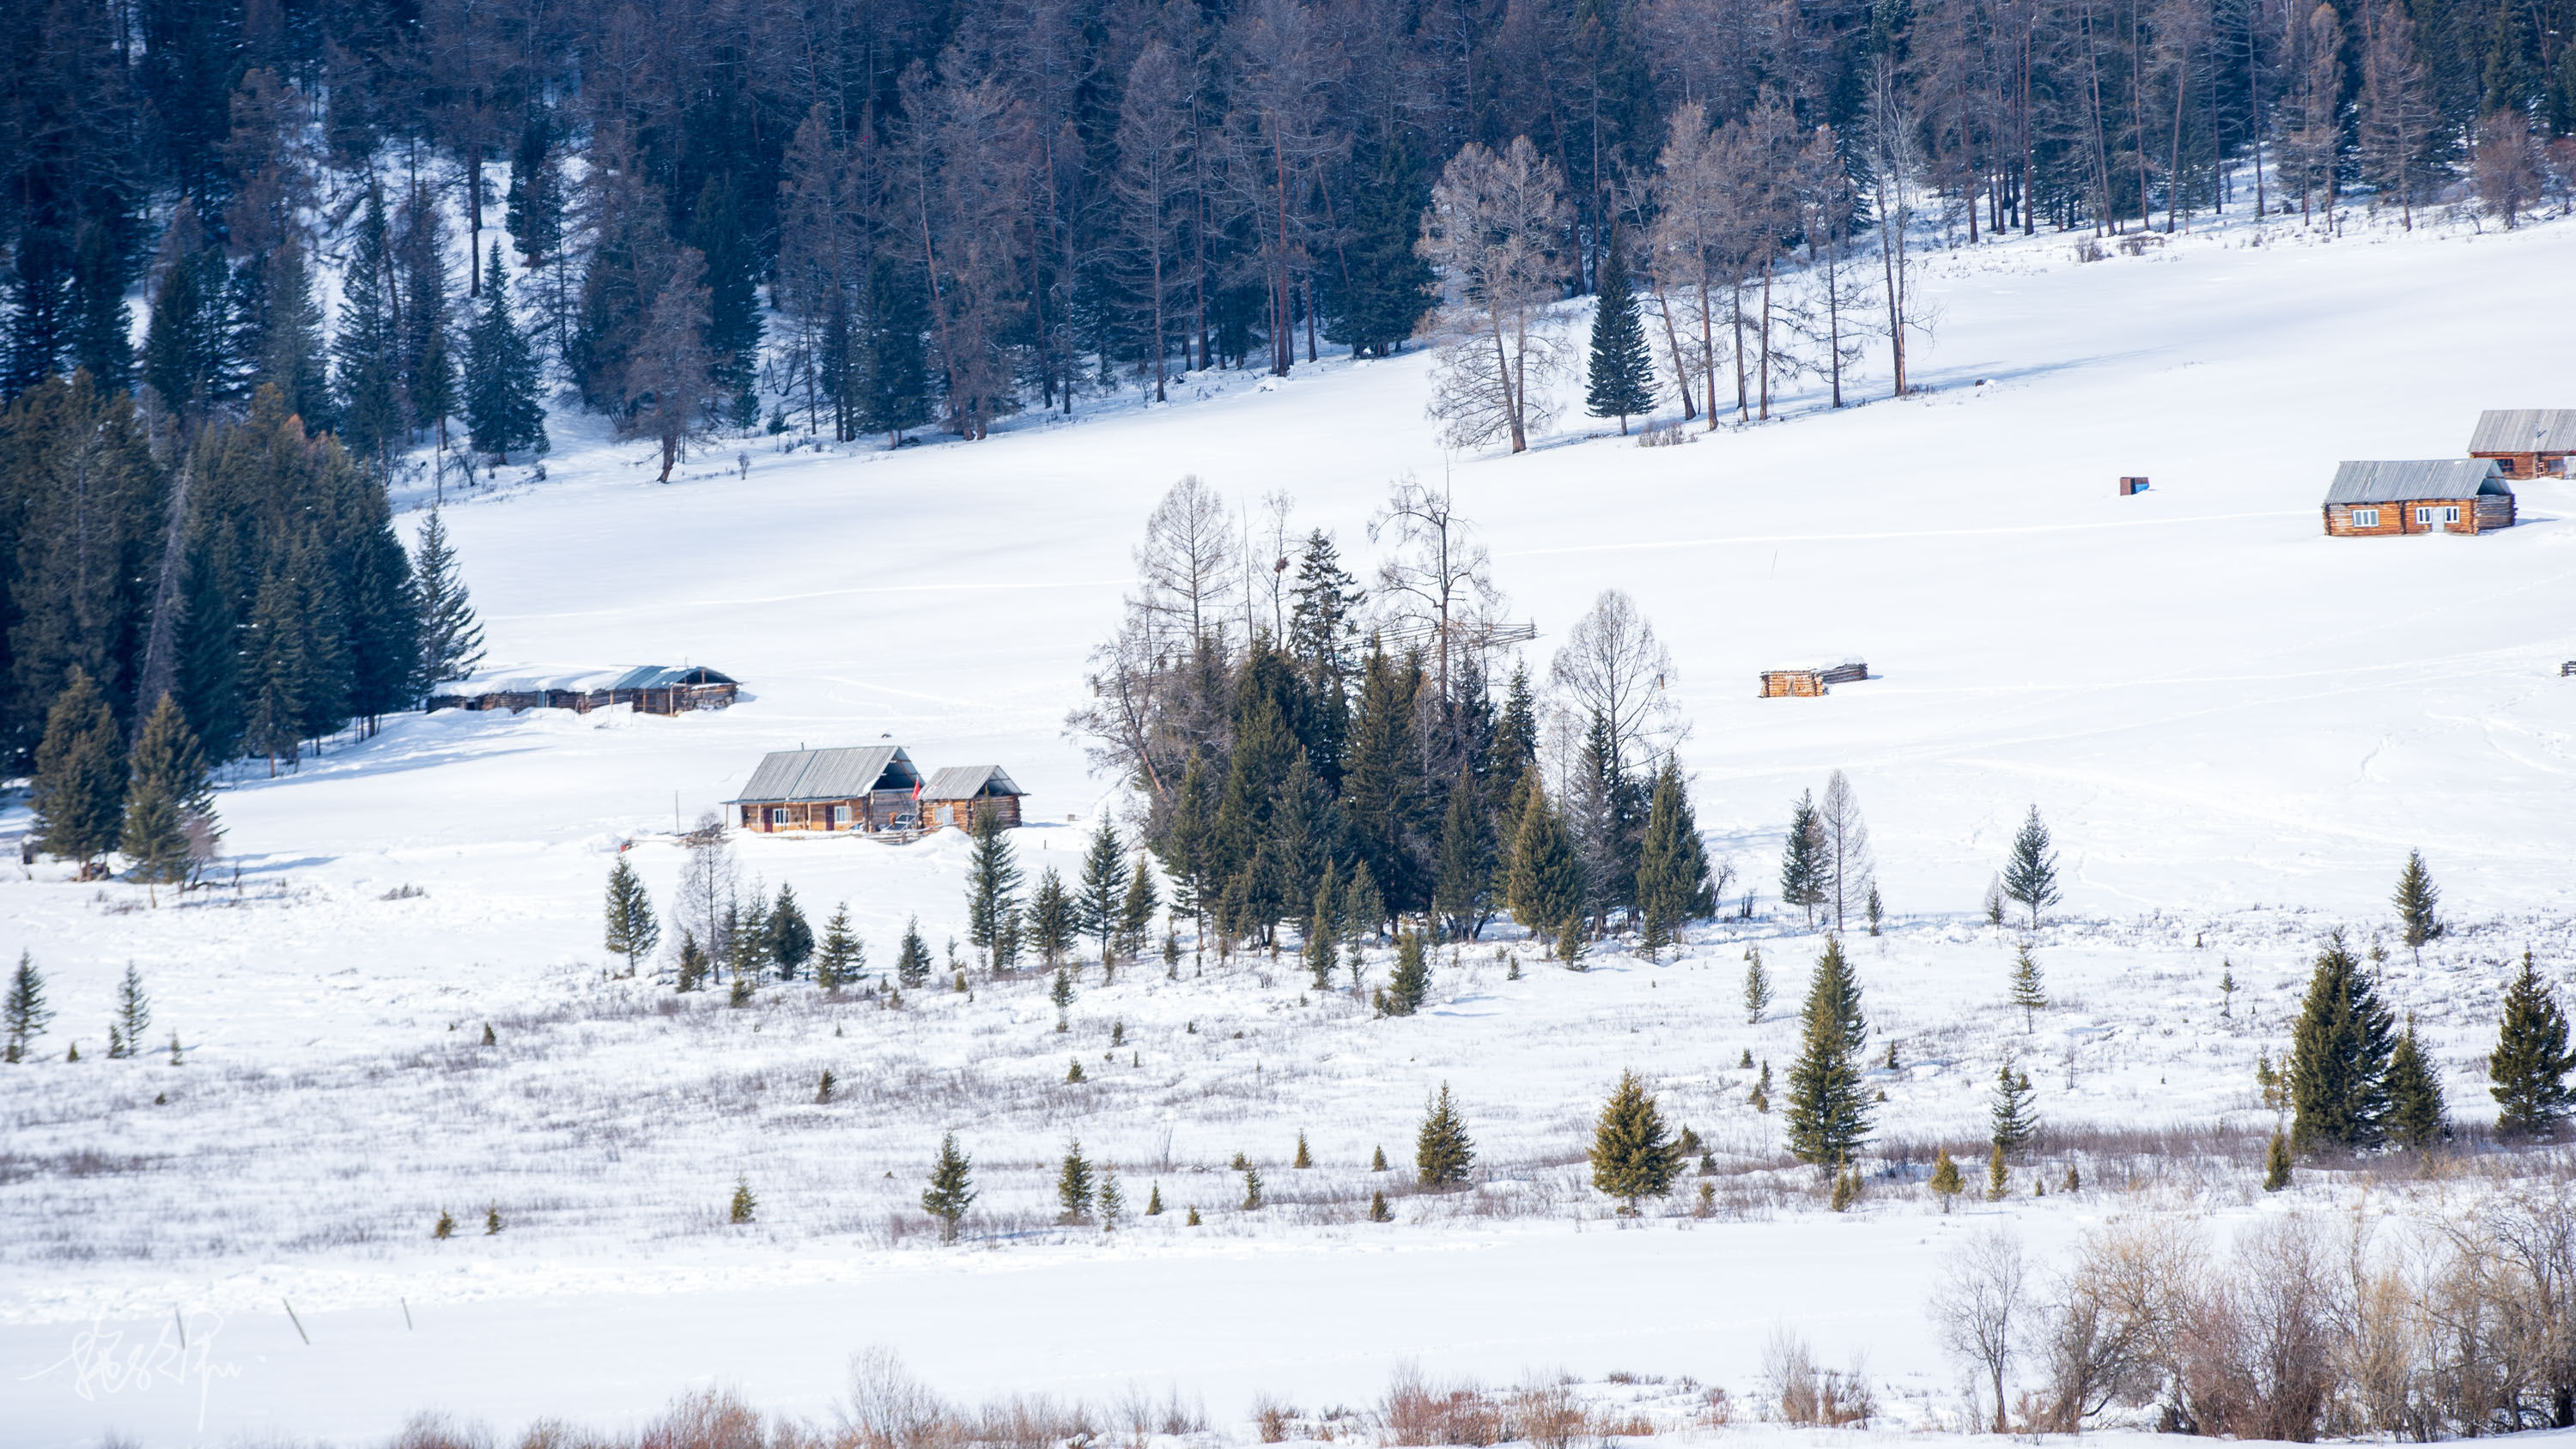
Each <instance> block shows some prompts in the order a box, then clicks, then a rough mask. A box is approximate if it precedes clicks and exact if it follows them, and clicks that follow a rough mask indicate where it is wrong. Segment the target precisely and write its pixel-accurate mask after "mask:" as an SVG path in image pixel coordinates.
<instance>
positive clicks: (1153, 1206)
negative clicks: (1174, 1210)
mask: <svg viewBox="0 0 2576 1449" xmlns="http://www.w3.org/2000/svg"><path fill="white" fill-rule="evenodd" d="M1162 1215H1163V1185H1162V1184H1161V1183H1159V1182H1157V1183H1155V1184H1154V1185H1153V1186H1151V1187H1150V1188H1148V1189H1146V1192H1145V1216H1147V1217H1149V1218H1159V1217H1161V1216H1162Z"/></svg>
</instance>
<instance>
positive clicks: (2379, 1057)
mask: <svg viewBox="0 0 2576 1449" xmlns="http://www.w3.org/2000/svg"><path fill="white" fill-rule="evenodd" d="M2396 1035H2397V1033H2396V1031H2395V1029H2394V1023H2393V1022H2391V1021H2390V1020H2389V1016H2388V1008H2387V1007H2385V1006H2383V1005H2381V1004H2380V1000H2379V993H2378V991H2377V989H2376V988H2375V987H2374V986H2373V985H2372V984H2371V980H2370V977H2369V974H2368V973H2367V972H2365V971H2363V970H2362V968H2361V963H2360V962H2358V961H2356V960H2355V959H2353V955H2352V952H2350V951H2349V950H2347V949H2345V946H2344V941H2343V936H2342V933H2341V932H2337V933H2336V934H2335V935H2334V936H2332V937H2331V938H2329V939H2328V940H2327V942H2326V948H2325V950H2324V951H2323V952H2321V953H2319V955H2318V956H2317V965H2316V972H2315V974H2314V975H2313V976H2312V977H2310V979H2309V982H2308V995H2307V1000H2306V1002H2305V1003H2304V1004H2303V1005H2302V1006H2301V1008H2300V1011H2299V1024H2298V1027H2297V1029H2296V1031H2295V1032H2293V1034H2292V1036H2291V1057H2290V1074H2289V1075H2290V1108H2291V1113H2292V1116H2291V1121H2290V1145H2291V1147H2292V1148H2294V1149H2296V1150H2297V1151H2299V1152H2303V1153H2306V1152H2319V1151H2324V1150H2327V1149H2341V1150H2344V1151H2348V1152H2362V1151H2367V1150H2369V1149H2371V1148H2374V1147H2377V1146H2379V1145H2380V1144H2381V1143H2382V1142H2384V1141H2385V1140H2386V1139H2387V1131H2388V1127H2387V1124H2388V1059H2389V1056H2390V1054H2391V1053H2392V1052H2393V1051H2394V1050H2395V1048H2396Z"/></svg>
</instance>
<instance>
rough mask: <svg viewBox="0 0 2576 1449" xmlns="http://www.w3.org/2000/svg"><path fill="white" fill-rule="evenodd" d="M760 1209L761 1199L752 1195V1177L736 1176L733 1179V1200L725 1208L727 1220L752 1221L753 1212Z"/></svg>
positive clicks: (736, 1221) (735, 1221)
mask: <svg viewBox="0 0 2576 1449" xmlns="http://www.w3.org/2000/svg"><path fill="white" fill-rule="evenodd" d="M758 1211H760V1199H759V1198H757V1197H754V1196H752V1192H751V1179H750V1178H748V1177H737V1178H735V1179H734V1180H733V1201H732V1203H731V1204H729V1205H728V1206H727V1208H726V1210H725V1218H726V1220H727V1221H729V1222H733V1223H747V1222H750V1221H751V1218H752V1214H754V1213H756V1212H758Z"/></svg>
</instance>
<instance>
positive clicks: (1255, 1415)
mask: <svg viewBox="0 0 2576 1449" xmlns="http://www.w3.org/2000/svg"><path fill="white" fill-rule="evenodd" d="M1296 1417H1297V1411H1296V1410H1295V1409H1293V1408H1291V1407H1289V1406H1288V1405H1287V1404H1286V1403H1284V1402H1282V1401H1281V1400H1279V1399H1278V1398H1277V1397H1275V1396H1273V1395H1270V1394H1255V1395H1253V1398H1252V1426H1253V1428H1254V1429H1256V1430H1258V1431H1259V1432H1260V1434H1261V1442H1262V1443H1264V1444H1284V1443H1286V1442H1287V1441H1288V1428H1289V1424H1290V1423H1291V1421H1293V1420H1294V1419H1295V1418H1296Z"/></svg>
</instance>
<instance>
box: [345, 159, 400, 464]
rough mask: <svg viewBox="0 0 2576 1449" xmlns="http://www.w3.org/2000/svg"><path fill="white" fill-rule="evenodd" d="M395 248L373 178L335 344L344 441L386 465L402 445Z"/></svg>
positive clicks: (351, 257) (354, 450)
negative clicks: (388, 456) (388, 455)
mask: <svg viewBox="0 0 2576 1449" xmlns="http://www.w3.org/2000/svg"><path fill="white" fill-rule="evenodd" d="M392 283H393V244H392V240H391V237H390V236H389V234H388V232H387V229H386V226H385V198H384V190H383V188H382V187H381V186H379V185H378V184H376V182H375V181H374V180H373V178H372V177H371V178H370V179H369V181H368V185H367V209H366V212H365V214H364V215H363V216H362V217H361V219H360V220H359V223H358V234H357V241H356V243H355V245H354V246H353V248H352V250H351V251H350V253H349V259H348V264H347V265H346V266H345V267H343V268H342V270H341V275H340V326H339V329H338V330H337V332H336V333H334V335H333V336H332V339H331V358H332V364H333V371H334V378H333V382H334V384H335V386H336V387H337V388H338V389H339V393H340V440H341V441H342V442H343V443H346V444H347V445H348V447H349V451H350V452H352V453H355V454H357V455H358V456H359V457H361V458H375V459H381V458H382V457H383V456H384V455H385V454H386V453H387V452H389V451H390V450H391V449H393V448H394V447H395V446H396V445H397V444H399V443H400V442H401V441H402V429H403V416H402V407H401V402H400V399H399V397H398V396H397V394H396V384H397V379H396V377H395V364H396V361H397V359H398V358H399V356H400V352H399V347H400V339H399V338H398V337H397V336H396V334H395V328H394V317H395V309H394V303H393V298H392V296H391V287H392Z"/></svg>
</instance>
